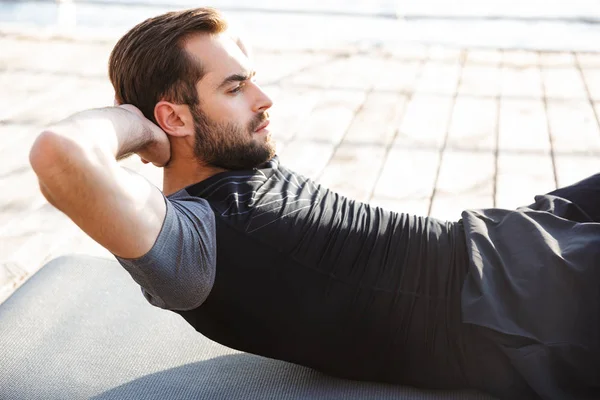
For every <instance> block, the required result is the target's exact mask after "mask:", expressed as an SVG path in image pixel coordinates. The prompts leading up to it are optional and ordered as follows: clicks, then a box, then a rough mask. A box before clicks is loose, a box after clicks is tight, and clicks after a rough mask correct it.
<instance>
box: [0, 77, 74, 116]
mask: <svg viewBox="0 0 600 400" xmlns="http://www.w3.org/2000/svg"><path fill="white" fill-rule="evenodd" d="M76 86H77V85H76V82H69V83H67V84H66V85H65V84H62V85H61V86H60V87H58V88H56V87H54V88H46V89H49V90H43V93H41V94H37V95H36V96H35V99H34V100H30V101H28V102H24V103H23V104H20V105H17V106H16V107H14V108H8V110H6V111H0V121H5V120H10V119H12V118H14V117H15V116H16V115H19V114H22V113H24V112H26V111H27V110H30V109H32V108H35V107H38V106H39V105H41V104H43V103H47V102H48V101H52V100H53V99H57V98H59V97H60V96H61V95H63V94H64V93H66V92H68V91H69V90H72V89H73V88H75V87H76ZM24 125H31V123H30V121H28V122H26V123H25V124H24Z"/></svg>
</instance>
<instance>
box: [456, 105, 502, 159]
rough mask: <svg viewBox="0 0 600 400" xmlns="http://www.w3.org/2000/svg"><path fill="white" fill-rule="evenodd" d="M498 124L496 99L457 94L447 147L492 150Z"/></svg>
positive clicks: (494, 144) (494, 146)
mask: <svg viewBox="0 0 600 400" xmlns="http://www.w3.org/2000/svg"><path fill="white" fill-rule="evenodd" d="M497 125H498V100H496V99H491V98H486V99H478V98H475V97H469V96H459V97H458V98H457V99H456V103H455V104H454V109H453V112H452V119H451V122H450V127H449V130H448V139H447V142H446V148H447V149H454V150H476V151H481V150H484V151H490V152H494V151H495V149H496V132H497V129H498V128H497Z"/></svg>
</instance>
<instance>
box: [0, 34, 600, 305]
mask: <svg viewBox="0 0 600 400" xmlns="http://www.w3.org/2000/svg"><path fill="white" fill-rule="evenodd" d="M113 44H114V41H113V40H112V39H110V40H86V39H83V40H78V41H74V40H64V39H60V38H54V39H52V38H40V37H33V36H27V35H22V34H16V33H7V32H4V33H1V32H0V49H1V50H2V51H0V82H1V87H2V89H3V90H2V94H1V95H0V135H1V136H0V160H1V163H0V302H1V301H3V300H4V299H5V298H6V297H7V296H9V295H10V294H11V293H12V292H13V291H14V290H15V289H16V288H17V287H18V286H19V285H21V284H22V283H23V282H24V281H25V280H26V279H27V278H28V277H30V276H31V275H32V274H34V273H35V272H36V271H37V270H38V269H39V268H40V267H41V266H42V265H43V264H44V263H45V262H46V261H48V260H50V259H52V258H54V257H56V256H58V255H60V254H65V253H72V252H80V253H87V254H95V255H101V256H109V255H108V254H107V253H106V252H105V251H104V250H103V249H101V248H100V247H99V246H98V245H97V244H96V243H94V242H93V241H91V240H90V239H88V238H87V237H86V236H85V235H83V234H82V233H81V232H80V231H79V230H78V228H77V227H76V226H75V225H74V224H73V223H72V222H70V220H68V219H67V218H66V217H65V216H64V215H62V214H61V213H60V212H58V211H57V210H55V209H54V208H53V207H51V206H50V205H49V204H47V203H46V201H45V200H44V198H43V197H42V195H41V194H40V193H39V190H38V188H37V185H36V179H35V176H34V174H33V172H32V170H31V168H30V166H29V163H28V151H29V148H30V146H31V144H32V142H33V140H34V138H35V136H36V135H37V134H38V133H39V132H40V130H41V129H42V128H43V127H44V126H45V125H46V124H48V123H50V122H51V121H54V120H57V119H60V118H63V117H65V116H67V115H69V114H71V113H73V112H75V111H78V110H80V109H83V108H88V107H101V106H107V105H111V103H112V98H113V94H112V89H111V87H110V84H109V83H108V80H107V77H106V65H107V59H108V55H109V52H110V50H111V48H112V46H113ZM255 58H256V69H257V71H258V78H259V80H260V81H261V82H262V84H263V86H264V87H265V88H266V89H267V91H268V92H269V93H270V94H271V95H272V98H273V99H274V101H275V105H274V106H273V109H272V112H271V117H272V124H271V127H272V130H273V132H275V137H276V139H277V142H278V148H279V154H280V157H281V160H282V162H283V163H284V164H286V165H288V166H290V167H292V168H294V169H296V170H298V171H299V172H301V173H303V174H305V175H307V176H310V177H312V178H315V179H317V180H318V181H320V182H321V183H323V184H324V185H327V186H329V187H331V188H333V189H335V190H337V191H339V192H341V193H343V194H346V195H348V196H351V197H353V198H356V199H359V200H362V201H368V202H371V203H373V204H376V205H380V206H382V207H385V208H388V209H392V210H396V211H400V212H407V213H417V214H427V215H430V216H433V217H437V218H443V219H451V220H457V219H458V218H460V212H461V211H462V210H463V209H465V208H480V207H503V208H514V207H516V206H519V205H525V204H529V203H530V202H531V201H532V199H533V196H534V195H535V194H539V193H543V192H547V191H549V190H552V189H553V188H555V187H556V186H557V185H566V184H570V183H573V182H575V181H577V180H579V179H581V178H584V177H586V176H587V175H590V174H592V173H595V172H598V171H599V170H600V129H599V124H598V122H599V120H598V117H599V115H600V54H592V53H568V52H566V53H540V52H523V51H505V50H474V49H449V48H440V47H427V46H417V45H410V46H408V45H385V44H382V45H380V46H378V47H376V48H368V49H365V48H360V46H357V47H346V48H340V49H321V50H310V49H308V50H301V49H290V50H285V49H281V48H279V49H275V48H268V47H263V48H257V49H256V51H255ZM124 164H126V165H127V166H129V167H130V168H133V169H135V170H137V171H139V172H140V173H142V174H144V175H145V176H147V177H148V178H149V179H150V180H151V181H152V182H154V183H155V184H156V185H157V186H159V187H160V181H161V171H160V170H159V169H157V168H154V167H151V166H144V165H142V164H141V163H140V162H139V160H137V159H135V158H131V159H129V160H126V161H125V162H124Z"/></svg>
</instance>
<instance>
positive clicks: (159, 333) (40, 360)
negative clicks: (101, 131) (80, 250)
mask: <svg viewBox="0 0 600 400" xmlns="http://www.w3.org/2000/svg"><path fill="white" fill-rule="evenodd" d="M0 398H1V399H9V400H13V399H14V400H21V399H27V400H35V399H43V400H51V399H61V400H62V399H84V398H85V399H87V398H92V399H98V400H107V399H119V400H123V399H136V400H137V399H156V400H170V399H210V400H213V399H227V400H230V399H422V400H430V399H436V400H437V399H448V400H449V399H461V400H493V399H492V398H491V397H488V396H485V395H482V394H479V393H474V392H439V391H424V390H418V389H414V388H407V387H400V386H392V385H381V384H372V383H363V382H354V381H347V380H343V379H335V378H331V377H328V376H325V375H323V374H320V373H318V372H315V371H313V370H310V369H307V368H303V367H300V366H297V365H293V364H288V363H284V362H280V361H275V360H270V359H266V358H262V357H258V356H254V355H249V354H244V353H239V352H236V351H234V350H230V349H227V348H225V347H223V346H220V345H218V344H216V343H214V342H211V341H210V340H208V339H206V338H205V337H204V336H202V335H200V334H199V333H196V332H195V331H194V330H193V329H192V328H191V327H190V326H189V325H187V323H186V322H185V321H184V320H183V319H182V318H181V317H179V316H178V315H176V314H174V313H171V312H168V311H163V310H159V309H157V308H154V307H152V306H150V305H149V304H147V303H146V301H145V300H144V298H143V297H142V295H141V293H140V289H139V287H138V286H137V285H136V284H135V283H134V282H133V281H132V280H131V278H130V277H129V276H128V275H127V274H126V272H124V271H123V270H122V268H121V267H120V266H119V265H118V264H117V263H116V262H115V261H112V260H105V259H99V258H93V257H87V256H67V257H61V258H58V259H56V260H53V261H51V262H50V263H49V264H48V265H46V266H45V267H44V268H42V269H41V270H40V271H39V272H38V273H37V274H36V275H35V276H33V277H32V278H31V279H30V280H29V281H28V282H26V283H25V284H24V285H23V286H22V287H21V288H20V289H19V290H17V292H16V293H15V294H13V295H12V297H10V298H9V299H8V300H7V301H6V302H5V303H4V304H2V305H0Z"/></svg>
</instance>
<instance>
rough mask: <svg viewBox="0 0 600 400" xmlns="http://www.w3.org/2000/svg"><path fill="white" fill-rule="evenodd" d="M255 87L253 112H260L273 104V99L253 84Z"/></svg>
mask: <svg viewBox="0 0 600 400" xmlns="http://www.w3.org/2000/svg"><path fill="white" fill-rule="evenodd" d="M254 85H255V87H256V100H255V101H254V110H253V111H254V112H255V113H260V112H264V111H267V110H268V109H269V108H271V106H272V105H273V101H272V100H271V98H270V97H269V95H267V94H266V93H265V92H264V90H262V89H261V87H260V86H258V85H257V84H254Z"/></svg>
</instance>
